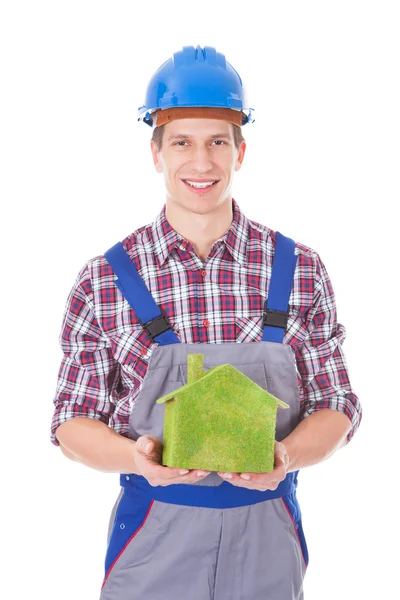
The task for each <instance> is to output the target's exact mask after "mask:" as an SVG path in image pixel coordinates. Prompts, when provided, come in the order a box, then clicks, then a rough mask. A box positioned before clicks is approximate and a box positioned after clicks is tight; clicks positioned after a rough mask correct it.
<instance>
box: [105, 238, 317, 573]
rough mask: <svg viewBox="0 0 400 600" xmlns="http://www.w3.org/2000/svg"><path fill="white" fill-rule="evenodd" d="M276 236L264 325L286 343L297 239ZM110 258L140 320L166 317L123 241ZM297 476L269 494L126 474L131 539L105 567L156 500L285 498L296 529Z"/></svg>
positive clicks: (169, 336)
mask: <svg viewBox="0 0 400 600" xmlns="http://www.w3.org/2000/svg"><path fill="white" fill-rule="evenodd" d="M276 236H277V237H276V248H275V256H274V261H273V266H272V275H271V281H270V286H269V293H268V300H267V303H266V307H265V311H266V312H267V313H268V314H269V315H272V318H271V319H270V320H268V317H267V318H266V319H265V320H264V324H265V325H264V329H263V336H262V341H265V342H277V343H282V342H283V337H284V334H285V327H286V320H285V319H286V317H287V310H288V304H289V296H290V291H291V288H292V282H293V275H294V271H295V267H296V259H297V257H296V255H295V253H294V248H295V243H294V241H293V240H291V239H290V238H287V237H285V236H283V235H282V234H281V233H279V232H277V234H276ZM105 258H106V259H107V261H108V262H109V264H110V265H111V267H112V269H113V271H114V273H115V275H116V277H117V279H116V280H115V285H116V286H117V287H118V289H119V290H120V292H121V293H122V295H123V296H124V297H125V299H126V300H127V301H128V303H129V305H130V306H131V308H132V309H133V310H134V312H135V315H136V317H137V318H138V319H139V321H140V322H141V323H142V324H143V325H144V326H145V325H146V324H147V323H149V322H150V321H153V320H154V319H157V317H163V316H164V315H163V314H162V312H161V310H160V308H159V307H158V306H157V304H156V302H155V301H154V298H153V297H152V295H151V293H150V291H149V290H148V288H147V287H146V285H145V283H144V282H143V280H142V278H141V277H140V275H139V273H138V272H137V270H136V268H135V266H134V265H133V263H132V261H131V259H130V258H129V256H128V254H127V253H126V251H125V250H124V248H123V246H122V244H121V242H118V243H117V244H115V246H113V247H112V248H110V250H108V251H107V252H106V253H105ZM282 318H283V320H284V324H283V326H279V325H282V323H283V322H282ZM271 323H272V324H271ZM153 339H154V341H155V342H157V343H159V344H160V345H167V344H177V343H180V342H179V339H178V338H177V336H176V335H175V333H174V331H173V330H172V329H167V330H166V331H164V332H162V333H160V334H159V335H155V336H154V338H153ZM297 474H298V471H294V472H292V473H288V474H287V476H286V478H285V480H284V481H282V482H281V483H280V485H279V486H278V488H277V489H276V490H266V491H265V492H260V491H258V490H249V489H246V488H240V487H237V486H232V485H231V484H230V483H229V482H227V481H224V482H223V483H222V484H221V485H219V486H196V485H186V484H175V485H171V486H166V487H163V486H159V487H153V486H151V485H150V484H149V483H148V482H147V480H146V479H145V478H144V477H141V476H139V475H136V474H131V475H129V476H127V475H124V474H121V476H120V484H121V486H123V487H124V495H123V496H122V499H121V501H120V504H119V506H118V510H117V514H116V518H115V523H114V527H118V523H119V522H120V521H121V522H123V523H124V525H125V526H126V540H125V539H124V536H122V537H121V536H119V546H118V548H112V547H109V548H108V552H107V560H106V565H105V566H106V572H108V570H109V569H110V568H111V566H112V564H113V563H114V562H115V560H116V559H117V558H118V556H119V554H121V553H122V551H123V550H124V547H125V545H126V544H128V543H129V541H130V539H131V538H132V537H133V536H132V531H135V532H136V531H137V530H138V529H140V526H141V524H142V523H143V522H144V520H145V518H146V515H147V513H148V512H149V510H150V509H151V505H152V502H153V501H154V500H156V501H159V502H167V503H171V504H180V505H188V506H201V507H208V508H232V507H235V506H246V505H251V504H256V503H258V502H261V501H264V500H270V499H273V498H280V497H283V499H284V501H285V504H286V506H287V508H288V510H289V511H290V513H291V515H292V518H293V521H294V523H295V525H296V523H297V522H298V520H299V519H300V517H301V512H300V507H299V504H298V501H297V498H296V487H297ZM130 502H135V506H136V508H137V511H136V513H135V516H134V517H132V516H131V511H130V510H129V508H128V507H129V503H130ZM125 509H126V512H125ZM132 518H133V519H134V520H135V523H129V524H128V523H127V521H130V520H131V519H132ZM298 535H299V539H300V543H301V546H302V550H303V555H304V557H305V561H306V563H308V555H307V547H306V544H305V539H304V535H303V532H302V529H301V528H299V530H298ZM111 545H112V537H111V542H110V546H111Z"/></svg>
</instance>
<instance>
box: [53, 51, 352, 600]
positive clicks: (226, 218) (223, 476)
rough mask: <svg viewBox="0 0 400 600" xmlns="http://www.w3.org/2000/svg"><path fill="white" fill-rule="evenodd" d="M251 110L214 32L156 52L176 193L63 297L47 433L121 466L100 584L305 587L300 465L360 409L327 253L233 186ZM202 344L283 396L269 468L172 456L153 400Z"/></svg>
mask: <svg viewBox="0 0 400 600" xmlns="http://www.w3.org/2000/svg"><path fill="white" fill-rule="evenodd" d="M251 111H252V109H250V108H249V107H248V105H247V104H246V100H245V95H244V91H243V86H242V81H241V79H240V77H239V75H238V74H237V73H236V71H235V70H234V69H233V67H232V66H231V65H230V64H229V63H228V62H227V61H226V59H225V57H224V55H223V54H221V53H219V52H216V50H215V49H214V48H211V47H205V48H204V49H202V48H200V47H197V48H194V47H185V48H184V49H183V51H181V52H177V53H175V54H174V56H173V58H172V59H170V60H169V61H167V62H166V63H164V64H163V65H162V66H161V67H160V68H159V69H158V71H157V72H156V73H155V75H154V76H153V79H152V80H151V81H150V84H149V87H148V91H147V98H146V105H145V106H144V107H142V108H141V109H140V110H139V117H140V118H141V119H143V120H144V121H145V122H146V123H147V124H149V125H151V126H152V127H153V138H152V141H151V151H152V156H153V161H154V165H155V168H156V170H157V172H159V173H162V174H163V176H164V180H165V187H166V204H165V205H164V207H163V209H162V211H161V213H160V214H159V215H158V217H157V218H156V220H155V221H154V222H153V223H151V224H149V225H147V226H143V227H141V228H139V229H138V230H136V231H135V232H134V233H132V234H131V235H130V236H128V237H127V238H126V239H125V240H124V241H123V242H122V244H121V243H118V244H116V245H115V246H114V247H113V248H111V249H110V250H109V251H107V252H106V253H105V256H100V257H97V258H94V259H92V260H90V261H88V262H87V264H86V265H85V266H84V268H83V269H82V270H81V272H80V273H79V275H78V278H77V280H76V283H75V286H74V287H73V289H72V291H71V294H70V297H69V299H68V302H67V307H66V312H65V318H64V323H63V328H62V334H61V343H62V348H63V350H64V358H63V361H62V364H61V367H60V372H59V382H58V388H57V393H56V397H55V401H54V402H55V412H54V417H53V423H52V441H53V443H54V444H56V445H58V444H60V447H61V450H62V452H63V453H64V454H65V455H66V456H67V457H69V458H71V459H72V460H77V461H80V462H82V463H84V464H86V465H88V466H89V467H92V468H94V469H99V470H102V471H107V472H118V473H120V474H121V475H120V483H121V489H120V493H119V495H118V498H117V500H116V503H115V506H114V508H113V511H112V514H111V518H110V527H109V539H108V548H107V553H106V561H105V563H106V564H105V577H104V582H103V586H102V591H101V600H111V599H112V600H123V599H124V600H127V599H128V598H129V600H135V599H137V598H142V597H147V598H150V599H151V600H158V599H159V598H163V599H165V598H168V599H169V598H171V599H175V598H191V599H199V600H200V599H201V600H208V599H211V598H213V599H214V600H223V599H228V598H229V599H246V600H261V599H262V600H264V599H266V598H271V599H274V600H275V599H279V600H292V599H293V600H294V599H296V600H298V599H300V598H303V580H304V576H305V572H306V568H307V565H308V551H307V545H306V541H305V537H304V533H303V529H302V522H301V511H300V507H299V504H298V501H297V498H296V485H297V474H298V470H299V469H301V468H303V467H306V466H309V465H313V464H316V463H318V462H320V461H322V460H324V459H326V458H328V457H329V456H330V455H332V454H333V453H334V452H335V451H336V450H337V449H339V448H340V447H341V446H343V445H345V444H346V443H347V442H348V441H349V440H350V439H351V438H352V436H353V435H354V433H355V431H356V429H357V428H358V426H359V423H360V420H361V407H360V404H359V401H358V399H357V396H356V395H355V394H354V393H353V391H352V389H351V385H350V382H349V379H348V373H347V370H346V365H345V359H344V356H343V353H342V350H341V343H342V341H343V339H344V335H345V330H344V327H343V326H342V325H340V324H338V323H337V320H336V308H335V299H334V293H333V290H332V286H331V283H330V281H329V277H328V274H327V272H326V269H325V267H324V265H323V263H322V262H321V260H320V258H319V256H318V254H317V253H316V252H314V251H313V250H311V249H310V248H308V247H306V246H304V245H303V244H300V243H296V244H295V243H294V242H293V241H292V240H290V239H289V238H286V237H285V236H283V235H281V234H280V233H278V232H274V231H272V230H270V229H269V228H267V227H266V226H263V225H260V224H258V223H256V222H254V221H250V220H248V219H247V218H246V217H245V215H244V214H243V212H242V211H241V210H240V208H239V205H238V203H237V202H236V201H235V200H234V199H233V198H232V192H231V189H232V183H233V177H234V174H235V172H236V171H238V170H239V169H240V168H241V165H242V163H243V159H244V155H245V150H246V143H245V141H244V139H243V137H242V134H241V126H242V125H245V124H246V123H249V122H251V121H252V118H251V115H252V112H251ZM242 344H245V346H243V345H242ZM193 352H195V353H202V354H204V362H205V370H208V369H209V368H211V367H213V366H216V365H219V364H226V363H229V364H232V365H234V366H236V368H237V369H239V370H240V371H242V372H243V373H244V374H245V375H247V376H248V377H250V378H251V379H253V381H255V382H256V383H258V384H259V385H260V386H262V387H263V388H264V389H268V390H269V391H270V392H271V393H273V394H274V395H275V396H277V397H278V398H280V399H281V400H283V401H284V402H286V403H287V404H289V409H288V410H282V411H278V418H277V425H276V442H275V466H274V470H273V471H272V472H270V473H261V474H260V473H216V472H212V473H208V472H204V471H199V470H192V471H188V470H185V469H179V468H170V467H166V466H163V465H162V464H161V456H162V437H163V410H164V406H163V405H161V404H157V403H156V400H157V398H160V397H161V396H163V395H165V394H167V393H168V392H170V391H174V390H175V389H177V388H178V387H180V386H182V385H184V384H185V383H186V381H185V371H184V366H185V365H186V364H187V356H188V354H190V353H193Z"/></svg>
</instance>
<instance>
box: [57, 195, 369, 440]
mask: <svg viewBox="0 0 400 600" xmlns="http://www.w3.org/2000/svg"><path fill="white" fill-rule="evenodd" d="M165 209H166V205H164V206H163V208H162V210H161V212H160V214H159V215H158V217H157V218H156V219H155V221H154V222H153V223H151V224H149V225H146V226H143V227H140V228H139V229H137V230H136V231H134V232H133V233H132V234H131V235H130V236H128V237H127V238H126V239H125V240H124V241H123V242H122V243H123V246H124V248H125V250H127V252H128V254H129V256H130V258H131V260H132V261H133V263H134V265H135V267H136V269H137V271H138V272H139V274H140V276H141V277H142V279H143V281H144V282H145V284H146V286H147V288H148V289H149V290H150V292H151V294H152V296H153V298H154V300H155V302H156V303H157V304H158V306H159V307H160V308H161V309H162V311H163V312H164V314H166V316H167V317H168V319H169V321H170V323H171V325H172V326H173V328H174V331H175V333H176V334H177V336H178V338H179V340H180V341H181V342H183V343H205V342H207V343H210V344H221V343H226V342H237V343H246V342H258V341H261V338H262V334H263V325H262V314H263V308H264V305H265V301H266V298H267V295H268V288H269V282H270V279H271V270H272V260H273V256H274V248H275V240H276V234H275V232H274V231H272V230H271V229H269V228H268V227H266V226H264V225H260V224H259V223H256V222H255V221H251V220H249V219H247V218H246V217H245V216H244V214H243V213H242V212H241V211H240V208H239V206H238V204H237V202H236V201H235V200H233V220H232V223H231V225H230V227H229V229H228V231H226V232H225V234H224V235H223V236H222V237H221V238H220V239H218V240H217V241H216V242H214V244H213V246H212V248H211V251H210V253H209V256H208V257H207V260H206V262H205V263H203V261H202V260H201V259H200V258H199V257H198V256H197V255H196V253H195V251H194V248H193V246H192V244H191V243H190V242H188V241H186V240H185V239H184V238H183V237H182V236H181V235H180V234H178V233H177V232H176V231H175V230H174V229H173V228H172V227H171V225H170V224H169V223H168V221H167V219H166V216H165ZM296 254H297V255H298V259H297V265H296V270H295V275H294V284H293V287H292V291H291V295H290V300H289V319H288V326H287V331H286V333H285V337H284V340H283V342H284V343H285V344H289V345H290V347H291V348H292V350H293V353H294V357H295V361H294V362H295V364H296V365H297V374H298V385H299V392H300V407H301V418H304V417H306V416H307V415H310V414H312V413H313V412H315V411H317V410H321V409H326V408H328V409H333V410H338V411H341V412H343V413H344V414H345V415H347V416H348V417H349V419H350V420H351V422H352V429H351V431H350V432H349V434H348V436H347V441H349V440H350V439H351V437H352V436H353V435H354V433H355V431H356V429H357V428H358V426H359V424H360V421H361V414H362V412H361V406H360V403H359V401H358V398H357V396H356V395H355V394H354V392H353V391H352V388H351V385H350V381H349V377H348V372H347V367H346V362H345V357H344V355H343V351H342V348H341V346H342V343H343V341H344V338H345V328H344V327H343V325H341V324H339V323H338V322H337V318H336V305H335V297H334V292H333V289H332V285H331V283H330V280H329V276H328V274H327V272H326V269H325V266H324V265H323V263H322V262H321V259H320V257H319V256H318V254H317V253H316V252H314V251H313V250H312V249H310V248H308V247H306V246H304V245H302V244H299V243H296ZM60 342H61V347H62V350H63V353H64V357H63V359H62V362H61V366H60V370H59V374H58V384H57V390H56V395H55V398H54V405H55V410H54V415H53V420H52V425H51V441H52V442H53V443H54V444H55V445H58V441H57V438H56V437H55V431H56V429H57V427H58V426H59V425H61V423H63V422H64V421H67V420H68V419H71V418H73V417H89V418H93V419H99V420H101V421H103V422H104V423H107V424H108V425H109V426H110V427H112V428H113V429H114V430H115V431H116V432H117V433H119V434H121V435H125V436H127V437H129V416H130V413H131V410H132V406H133V405H134V403H135V400H136V397H137V396H138V394H139V391H140V389H141V385H142V382H143V379H144V377H145V375H146V370H147V366H148V364H149V360H150V356H151V353H152V350H153V348H154V347H156V346H157V344H156V343H153V342H152V340H151V339H150V338H149V337H148V336H147V334H146V332H145V331H144V330H143V328H142V326H141V325H140V323H139V321H138V319H137V317H136V316H135V314H134V312H133V310H132V309H131V308H130V306H129V305H128V303H127V301H126V300H125V299H124V298H123V297H122V295H121V293H120V292H119V290H118V289H117V287H116V286H115V284H114V273H113V271H112V269H111V267H110V265H109V264H108V262H107V261H106V259H105V258H104V256H98V257H96V258H93V259H92V260H89V261H88V262H87V263H86V264H85V266H84V267H83V268H82V269H81V271H80V272H79V274H78V277H77V279H76V282H75V285H74V286H73V288H72V290H71V292H70V295H69V297H68V300H67V304H66V308H65V313H64V320H63V325H62V331H61V335H60Z"/></svg>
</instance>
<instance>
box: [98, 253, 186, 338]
mask: <svg viewBox="0 0 400 600" xmlns="http://www.w3.org/2000/svg"><path fill="white" fill-rule="evenodd" d="M104 256H105V258H106V259H107V261H108V262H109V263H110V265H111V267H112V269H113V271H114V273H115V275H116V276H117V279H116V280H115V285H116V286H117V288H118V289H119V291H120V292H121V294H122V295H123V296H124V298H125V299H126V300H127V301H128V303H129V305H130V306H131V308H133V310H134V312H135V314H136V316H137V318H138V319H139V321H140V322H141V324H142V325H143V328H144V329H145V330H146V332H147V334H148V335H149V337H150V338H151V340H153V341H154V342H157V343H158V344H160V345H161V346H164V345H167V344H179V340H178V338H177V336H176V334H175V332H174V331H173V329H172V327H171V324H170V323H169V321H168V319H167V317H166V316H165V315H164V314H163V313H162V312H161V310H160V308H159V307H158V306H157V304H156V303H155V301H154V298H153V296H152V295H151V293H150V291H149V290H148V289H147V287H146V284H145V283H144V281H143V279H142V278H141V277H140V275H139V273H138V272H137V270H136V268H135V265H134V264H133V262H132V261H131V259H130V258H129V256H128V254H127V253H126V251H125V250H124V247H123V245H122V244H121V242H118V243H117V244H115V246H113V247H112V248H110V249H109V250H107V252H106V253H105V254H104Z"/></svg>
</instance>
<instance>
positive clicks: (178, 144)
mask: <svg viewBox="0 0 400 600" xmlns="http://www.w3.org/2000/svg"><path fill="white" fill-rule="evenodd" d="M187 143H188V142H185V140H179V141H178V142H174V146H180V145H181V144H187Z"/></svg>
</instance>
